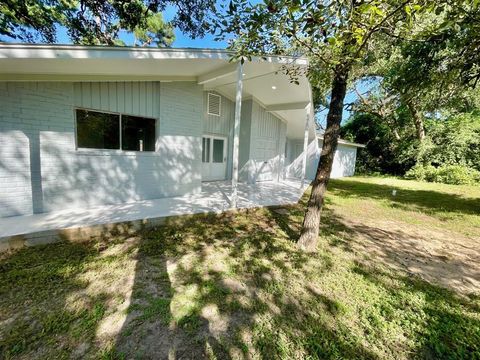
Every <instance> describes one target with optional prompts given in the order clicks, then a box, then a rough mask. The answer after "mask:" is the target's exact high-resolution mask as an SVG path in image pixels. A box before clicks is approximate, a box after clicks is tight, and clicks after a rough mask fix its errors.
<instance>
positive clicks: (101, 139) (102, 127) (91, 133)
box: [77, 110, 120, 149]
mask: <svg viewBox="0 0 480 360" xmlns="http://www.w3.org/2000/svg"><path fill="white" fill-rule="evenodd" d="M77 145H78V147H81V148H91V149H120V115H116V114H107V113H101V112H97V111H90V110H77Z"/></svg>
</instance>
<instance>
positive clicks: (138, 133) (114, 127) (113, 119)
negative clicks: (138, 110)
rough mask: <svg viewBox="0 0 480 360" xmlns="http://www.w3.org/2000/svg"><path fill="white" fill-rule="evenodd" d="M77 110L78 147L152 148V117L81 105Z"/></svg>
mask: <svg viewBox="0 0 480 360" xmlns="http://www.w3.org/2000/svg"><path fill="white" fill-rule="evenodd" d="M76 113H77V146H78V147H79V148H89V149H120V148H121V149H122V150H129V151H155V138H156V136H155V119H151V118H144V117H140V116H130V115H122V114H111V113H103V112H99V111H92V110H81V109H77V111H76ZM120 129H121V131H120ZM120 144H121V146H120Z"/></svg>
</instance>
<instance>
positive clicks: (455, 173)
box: [405, 164, 480, 185]
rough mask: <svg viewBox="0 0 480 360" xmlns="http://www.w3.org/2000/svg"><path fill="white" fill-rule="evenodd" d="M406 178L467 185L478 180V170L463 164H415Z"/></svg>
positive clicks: (479, 176) (479, 177)
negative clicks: (436, 165)
mask: <svg viewBox="0 0 480 360" xmlns="http://www.w3.org/2000/svg"><path fill="white" fill-rule="evenodd" d="M405 177H406V178H407V179H415V180H420V181H428V182H438V183H444V184H453V185H468V184H475V183H479V182H480V171H478V170H475V169H472V168H469V167H467V166H463V165H442V166H439V167H434V166H432V165H425V166H424V165H420V164H417V165H415V166H414V167H412V168H411V169H410V170H408V171H407V173H406V174H405Z"/></svg>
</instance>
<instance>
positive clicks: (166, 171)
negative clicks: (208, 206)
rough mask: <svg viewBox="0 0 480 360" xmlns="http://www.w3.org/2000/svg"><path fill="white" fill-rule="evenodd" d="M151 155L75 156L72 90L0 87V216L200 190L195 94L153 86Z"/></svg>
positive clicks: (187, 88) (184, 87)
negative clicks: (155, 95)
mask: <svg viewBox="0 0 480 360" xmlns="http://www.w3.org/2000/svg"><path fill="white" fill-rule="evenodd" d="M160 88H161V93H160V102H159V103H160V108H159V110H158V118H159V126H158V133H157V152H155V153H136V152H121V151H108V150H90V149H89V150H76V149H75V130H74V129H75V124H74V114H73V111H74V105H75V101H74V91H73V84H72V83H49V82H40V83H19V82H18V83H13V82H12V83H5V82H3V83H1V82H0V109H1V111H0V216H11V215H21V214H30V213H32V212H42V211H55V210H60V209H62V208H65V207H86V206H93V205H100V204H114V203H122V202H128V201H135V200H142V199H151V198H159V197H166V196H175V195H180V194H185V193H190V192H196V191H199V190H200V186H201V171H200V170H201V168H200V166H201V135H202V111H203V110H202V106H203V100H202V91H201V88H200V87H199V86H197V85H196V84H194V83H166V84H160Z"/></svg>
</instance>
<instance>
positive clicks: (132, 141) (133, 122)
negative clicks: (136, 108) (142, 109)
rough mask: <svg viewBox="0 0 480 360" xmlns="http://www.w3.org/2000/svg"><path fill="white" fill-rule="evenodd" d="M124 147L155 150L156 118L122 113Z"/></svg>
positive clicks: (137, 149)
mask: <svg viewBox="0 0 480 360" xmlns="http://www.w3.org/2000/svg"><path fill="white" fill-rule="evenodd" d="M122 149H123V150H133V151H155V119H148V118H143V117H139V116H127V115H122Z"/></svg>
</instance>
